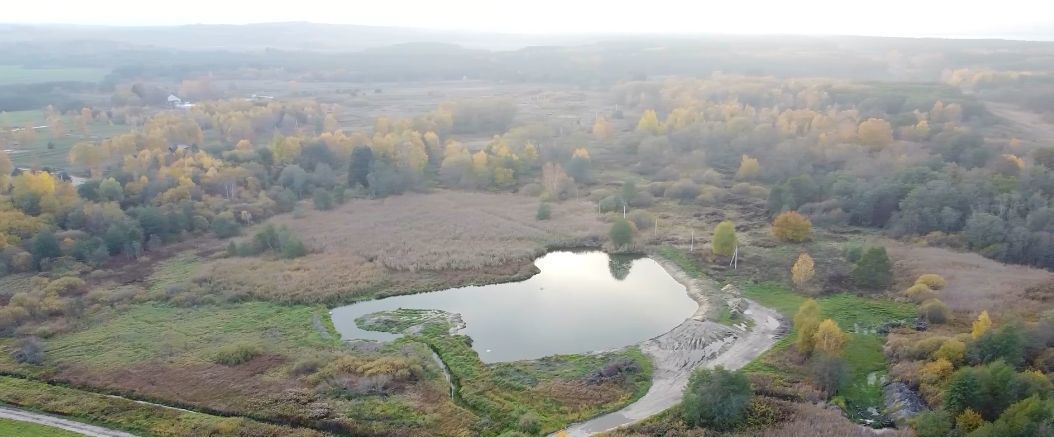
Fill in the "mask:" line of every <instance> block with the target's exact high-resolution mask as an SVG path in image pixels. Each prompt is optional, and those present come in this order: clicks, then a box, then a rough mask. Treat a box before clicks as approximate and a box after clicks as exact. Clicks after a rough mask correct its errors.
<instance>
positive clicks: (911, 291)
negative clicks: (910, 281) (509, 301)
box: [901, 283, 937, 303]
mask: <svg viewBox="0 0 1054 437" xmlns="http://www.w3.org/2000/svg"><path fill="white" fill-rule="evenodd" d="M901 294H903V295H904V297H906V298H908V299H909V300H911V301H912V302H915V303H921V302H925V301H927V300H930V299H933V298H935V297H937V294H936V293H934V292H933V290H931V289H930V287H929V286H927V285H926V284H918V283H916V284H915V285H912V286H910V287H908V289H907V290H904V291H903V292H902V293H901Z"/></svg>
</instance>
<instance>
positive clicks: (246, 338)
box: [47, 302, 340, 368]
mask: <svg viewBox="0 0 1054 437" xmlns="http://www.w3.org/2000/svg"><path fill="white" fill-rule="evenodd" d="M325 311H326V309H325V308H322V307H309V306H283V305H276V304H272V303H264V302H251V303H240V304H231V305H205V306H199V307H193V308H182V307H173V306H168V305H161V304H143V305H137V306H133V307H131V308H130V309H128V310H125V311H121V312H117V313H102V314H99V315H97V316H95V317H93V319H94V322H93V323H92V324H91V325H89V327H88V328H86V329H83V330H81V331H77V332H73V333H69V334H64V335H60V336H57V337H55V338H52V339H49V340H48V341H47V346H48V349H47V358H48V362H49V363H55V364H77V365H81V366H88V367H95V368H116V367H123V366H129V365H134V364H137V363H142V362H145V361H150V360H155V359H159V358H169V359H173V360H175V361H179V362H183V363H210V362H213V360H214V359H215V357H216V356H217V354H220V353H222V352H223V351H224V350H226V348H229V347H230V345H231V344H252V345H260V346H261V347H262V348H263V350H264V351H265V352H270V353H280V354H285V355H291V356H296V355H297V354H298V353H300V352H302V351H304V350H309V349H320V348H330V347H335V346H338V345H339V344H340V342H339V340H336V339H335V338H336V337H335V336H331V338H330V339H325V338H323V337H322V335H321V334H320V333H319V331H318V330H317V329H315V327H314V326H313V323H312V321H313V318H314V315H315V314H319V313H321V314H325Z"/></svg>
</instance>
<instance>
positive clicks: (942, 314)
mask: <svg viewBox="0 0 1054 437" xmlns="http://www.w3.org/2000/svg"><path fill="white" fill-rule="evenodd" d="M919 317H922V318H924V319H926V320H927V321H929V322H930V323H944V322H947V321H948V318H949V317H951V311H950V310H949V309H948V306H947V305H945V304H944V302H941V301H940V299H930V300H927V301H925V302H923V303H922V305H919Z"/></svg>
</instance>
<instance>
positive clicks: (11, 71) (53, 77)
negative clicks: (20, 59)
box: [0, 65, 110, 85]
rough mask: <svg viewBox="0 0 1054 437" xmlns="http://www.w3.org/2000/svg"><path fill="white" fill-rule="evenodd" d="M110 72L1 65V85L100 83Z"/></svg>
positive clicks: (88, 69) (105, 70) (92, 69)
mask: <svg viewBox="0 0 1054 437" xmlns="http://www.w3.org/2000/svg"><path fill="white" fill-rule="evenodd" d="M109 72H110V71H109V70H107V69H102V68H76V67H66V68H26V67H23V66H20V65H0V85H19V84H29V83H44V82H98V81H100V80H102V79H103V78H104V77H106V75H107V74H108V73H109Z"/></svg>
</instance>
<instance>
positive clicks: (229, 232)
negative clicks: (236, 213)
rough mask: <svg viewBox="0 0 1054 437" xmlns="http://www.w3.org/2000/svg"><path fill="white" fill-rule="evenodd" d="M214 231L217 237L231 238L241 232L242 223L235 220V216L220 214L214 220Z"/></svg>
mask: <svg viewBox="0 0 1054 437" xmlns="http://www.w3.org/2000/svg"><path fill="white" fill-rule="evenodd" d="M211 226H212V233H213V234H215V235H216V237H217V238H230V237H233V236H235V235H238V234H240V233H241V227H242V226H241V225H240V224H238V222H236V221H234V217H233V216H232V215H230V214H229V213H228V214H220V215H218V216H216V218H215V219H214V220H212V224H211Z"/></svg>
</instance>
